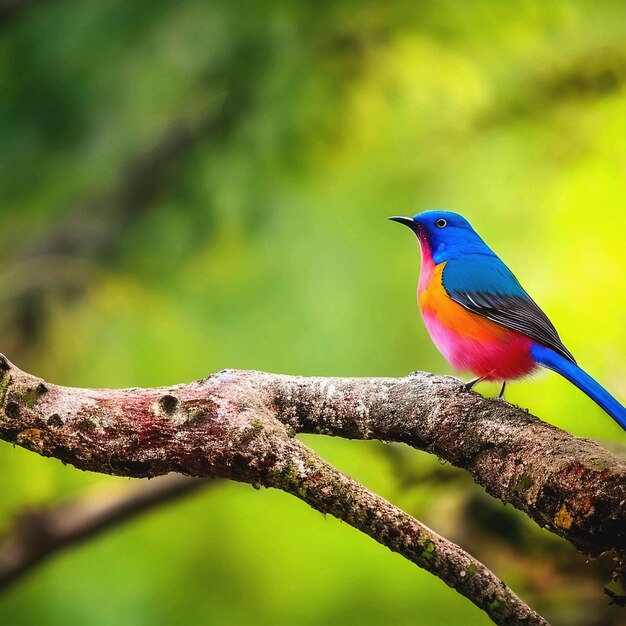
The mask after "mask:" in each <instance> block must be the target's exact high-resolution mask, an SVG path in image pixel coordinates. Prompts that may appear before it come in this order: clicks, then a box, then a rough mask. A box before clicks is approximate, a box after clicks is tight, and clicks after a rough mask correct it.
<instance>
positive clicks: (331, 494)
mask: <svg viewBox="0 0 626 626" xmlns="http://www.w3.org/2000/svg"><path fill="white" fill-rule="evenodd" d="M0 407H1V408H2V413H0V437H1V438H2V439H5V440H6V441H10V442H13V443H16V444H18V445H20V446H23V447H25V448H28V449H30V450H32V451H34V452H37V453H39V454H42V455H44V456H52V457H56V458H58V459H61V460H62V461H64V462H66V463H71V464H73V465H75V466H76V467H78V468H80V469H85V470H92V471H97V472H103V473H108V474H119V475H124V476H136V477H146V476H157V475H160V474H165V473H168V472H172V471H174V472H180V473H184V474H189V475H193V476H204V477H223V478H230V479H232V480H238V481H243V482H248V483H251V484H253V485H262V486H267V487H276V488H279V489H282V490H284V491H287V492H289V493H292V494H293V495H296V496H297V497H299V498H300V499H302V500H304V501H305V502H307V503H308V504H310V505H311V506H313V507H315V508H317V509H319V510H320V511H324V512H328V513H332V514H333V515H335V516H336V517H338V518H339V519H343V520H344V521H346V522H348V523H349V524H351V525H353V526H354V527H356V528H358V529H360V530H362V531H363V532H365V533H367V534H368V535H370V536H371V537H373V538H375V539H376V540H377V541H379V542H380V543H383V544H384V545H386V546H388V547H389V548H390V549H392V550H394V551H396V552H399V553H400V554H402V555H403V556H405V557H406V558H408V559H409V560H411V561H412V562H414V563H416V564H417V565H419V566H420V567H424V568H425V569H427V570H428V571H431V572H433V573H435V574H436V575H437V576H439V577H440V578H441V579H442V580H444V581H445V582H446V583H447V584H449V585H450V586H452V587H453V588H455V589H456V590H457V591H459V592H460V593H462V594H463V595H465V596H467V597H468V598H470V600H472V602H474V603H475V604H476V605H477V606H479V607H480V608H482V609H483V610H486V611H487V612H488V614H489V615H490V616H491V618H492V619H493V620H494V621H495V622H496V623H498V624H530V623H532V624H535V623H537V624H539V623H545V622H544V621H543V620H542V618H540V617H539V616H537V615H536V614H534V613H533V612H532V611H531V610H530V609H529V608H528V607H527V606H526V605H524V604H523V603H522V602H521V601H520V600H519V598H517V597H516V596H515V595H514V594H513V593H512V592H511V591H510V590H509V589H508V588H506V587H505V586H504V584H503V583H502V582H501V581H500V580H498V579H497V578H496V577H495V576H494V575H493V574H492V573H491V572H490V571H489V570H487V569H486V568H485V567H484V566H483V565H482V564H481V563H480V562H478V561H476V560H475V559H473V558H472V557H471V556H469V555H468V554H466V553H465V552H463V551H462V550H461V549H460V548H459V547H458V546H455V545H454V544H452V543H450V542H448V541H447V540H445V539H443V538H442V537H439V536H438V535H436V534H435V533H433V531H431V530H430V529H428V528H426V527H425V526H423V525H422V524H420V523H419V522H417V521H416V520H414V519H413V518H411V517H410V516H408V515H407V514H406V513H403V512H402V511H400V510H399V509H397V508H396V507H394V506H392V505H391V504H389V503H387V502H386V501H384V500H382V499H381V498H379V497H378V496H376V495H374V494H372V493H371V492H369V491H367V490H366V489H365V488H364V487H362V486H360V485H358V484H357V483H355V482H354V481H352V480H351V479H350V478H348V477H347V476H344V475H343V474H341V473H340V472H338V471H337V470H335V469H334V468H332V467H331V466H329V465H328V464H327V463H325V462H324V461H323V460H322V459H320V458H319V457H318V456H317V455H316V454H315V453H314V452H312V451H311V450H309V449H308V448H306V447H305V446H304V445H303V444H302V443H300V442H299V441H297V440H296V439H294V438H293V436H294V435H295V434H296V433H299V432H319V433H325V434H331V435H337V436H342V437H348V438H359V439H374V438H377V439H383V440H391V441H402V442H405V443H408V444H410V445H412V446H413V447H416V448H419V449H423V450H427V451H429V452H433V453H435V454H437V455H439V456H440V457H441V458H444V459H446V460H448V461H450V462H452V463H454V464H455V465H458V466H460V467H464V468H466V469H468V470H469V471H471V472H472V474H473V476H474V478H475V479H476V480H477V482H479V483H480V484H482V485H483V486H485V487H486V488H487V490H488V491H490V492H491V493H493V494H494V495H496V496H498V497H500V498H502V499H503V500H506V501H510V502H511V503H512V504H514V505H515V506H516V507H517V508H520V509H522V510H524V511H526V512H527V513H528V514H529V515H530V516H531V517H533V519H535V520H536V521H538V522H539V523H541V524H542V525H547V526H548V527H549V528H550V529H551V530H553V531H554V532H557V533H558V534H560V535H562V536H564V537H565V538H567V539H568V540H569V541H571V542H572V543H573V544H574V545H576V546H577V547H579V548H580V549H582V550H584V551H585V552H587V553H588V554H592V555H595V554H599V553H601V552H603V551H606V550H611V549H612V550H614V551H615V553H616V554H617V555H618V557H621V558H624V553H625V549H626V546H625V541H624V540H625V535H626V505H625V503H626V480H625V479H626V466H624V465H623V464H622V463H621V462H620V461H619V460H618V459H617V458H616V457H614V456H613V455H612V454H610V453H609V452H607V451H605V450H603V449H602V448H601V447H600V446H598V445H597V444H595V443H593V442H589V441H586V440H582V439H577V438H575V437H572V436H571V435H568V434H567V433H564V432H563V431H560V430H558V429H556V428H554V427H552V426H549V425H547V424H544V423H542V422H541V421H539V420H538V419H537V418H534V417H532V416H530V415H528V414H527V413H525V412H523V411H521V410H520V409H517V408H515V407H512V406H510V405H507V404H505V403H503V402H500V401H494V400H486V399H484V398H482V397H480V396H478V395H477V394H474V393H470V392H461V391H460V390H459V383H458V381H456V380H455V379H452V378H447V377H435V376H433V375H430V374H423V373H421V374H413V375H411V376H409V377H406V378H402V379H350V378H333V379H328V378H326V379H325V378H299V377H293V376H282V375H272V374H264V373H261V372H244V371H233V370H225V371H222V372H220V373H218V374H215V375H213V376H210V377H209V378H206V379H204V380H200V381H196V382H193V383H189V384H186V385H177V386H174V387H168V388H159V389H127V390H94V389H72V388H66V387H59V386H56V385H50V384H47V383H44V382H43V381H41V379H38V378H36V377H34V376H32V375H30V374H26V373H25V372H22V371H20V370H19V369H18V368H16V367H15V366H13V365H12V364H11V363H9V362H8V361H6V360H2V362H1V363H0Z"/></svg>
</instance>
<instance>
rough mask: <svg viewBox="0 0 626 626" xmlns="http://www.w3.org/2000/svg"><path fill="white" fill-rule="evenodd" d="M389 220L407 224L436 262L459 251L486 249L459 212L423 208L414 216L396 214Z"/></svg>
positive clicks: (453, 256)
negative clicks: (421, 211) (422, 210)
mask: <svg viewBox="0 0 626 626" xmlns="http://www.w3.org/2000/svg"><path fill="white" fill-rule="evenodd" d="M389 219H390V220H392V221H394V222H398V223H399V224H404V225H405V226H408V227H409V228H410V229H411V230H412V231H413V232H414V233H415V234H416V235H417V237H418V238H419V240H420V243H421V244H422V246H423V247H424V246H427V248H428V250H429V251H430V253H431V254H432V255H433V258H434V260H435V262H436V263H441V262H443V261H446V260H448V259H452V258H455V257H457V256H460V255H462V254H468V253H472V252H482V251H483V250H485V251H487V250H489V248H487V245H486V244H485V242H484V241H483V240H482V239H481V238H480V237H479V235H478V234H477V233H476V231H475V230H474V229H473V228H472V226H471V224H470V223H469V222H468V221H467V220H466V219H465V218H464V217H463V216H462V215H459V214H458V213H452V212H451V211H424V212H423V213H418V214H417V215H414V216H413V217H399V216H395V217H390V218H389ZM489 251H490V250H489Z"/></svg>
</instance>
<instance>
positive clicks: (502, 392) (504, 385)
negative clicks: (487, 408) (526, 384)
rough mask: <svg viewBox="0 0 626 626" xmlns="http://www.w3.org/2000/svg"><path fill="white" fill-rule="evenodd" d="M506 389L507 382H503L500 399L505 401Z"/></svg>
mask: <svg viewBox="0 0 626 626" xmlns="http://www.w3.org/2000/svg"><path fill="white" fill-rule="evenodd" d="M505 387H506V380H505V381H503V382H502V389H500V393H499V394H498V398H502V399H503V400H504V388H505Z"/></svg>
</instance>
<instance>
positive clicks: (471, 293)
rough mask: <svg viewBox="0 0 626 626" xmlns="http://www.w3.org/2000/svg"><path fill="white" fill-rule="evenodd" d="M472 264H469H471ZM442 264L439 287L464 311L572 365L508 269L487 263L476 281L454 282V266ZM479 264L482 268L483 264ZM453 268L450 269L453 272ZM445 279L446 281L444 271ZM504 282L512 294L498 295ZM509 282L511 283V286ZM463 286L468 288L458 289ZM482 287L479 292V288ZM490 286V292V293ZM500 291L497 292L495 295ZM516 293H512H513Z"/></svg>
mask: <svg viewBox="0 0 626 626" xmlns="http://www.w3.org/2000/svg"><path fill="white" fill-rule="evenodd" d="M475 264H476V262H474V263H473V265H475ZM449 265H450V267H448V264H447V265H446V268H444V272H443V273H444V275H443V278H444V280H443V281H442V282H443V286H444V289H445V290H446V292H447V294H448V295H449V296H450V298H452V300H454V301H455V302H457V303H458V304H460V305H461V306H462V307H464V308H466V309H467V310H468V311H472V312H473V313H477V314H478V315H482V316H483V317H486V318H487V319H488V320H491V321H492V322H495V323H496V324H500V325H501V326H504V327H505V328H509V329H511V330H514V331H517V332H519V333H522V334H524V335H527V336H528V337H531V338H532V339H534V340H535V341H536V342H537V343H540V344H541V345H544V346H546V347H548V348H551V349H552V350H554V351H555V352H557V353H558V354H560V355H561V356H563V357H565V358H566V359H567V360H568V361H571V362H572V363H576V360H575V359H574V357H573V356H572V353H571V352H570V351H569V350H568V349H567V348H566V347H565V346H564V345H563V342H562V341H561V338H560V337H559V334H558V333H557V332H556V329H555V328H554V326H553V325H552V322H551V321H550V320H549V319H548V317H547V316H546V314H545V313H544V312H543V311H542V310H541V309H540V308H539V306H538V305H537V304H536V303H535V301H534V300H533V299H532V298H531V297H530V296H529V295H528V294H527V293H526V292H525V291H524V290H523V289H522V287H521V286H520V285H519V283H518V282H517V280H516V279H515V277H514V276H513V274H511V273H510V270H509V269H508V268H506V266H504V264H502V263H501V262H498V263H497V265H494V263H493V261H492V260H489V263H488V266H486V267H484V268H480V269H481V270H484V271H481V272H480V274H479V275H478V276H479V278H478V279H476V274H474V280H469V281H468V280H467V275H466V276H464V277H463V278H464V279H465V280H463V281H459V280H455V279H456V278H457V273H458V271H457V267H458V266H457V267H455V266H456V265H457V264H456V263H451V264H449ZM480 265H486V263H485V262H484V261H481V262H480ZM453 268H454V269H453ZM448 269H450V270H452V271H451V272H448V277H449V279H448V280H446V273H447V270H448ZM468 269H479V268H478V267H475V268H474V267H471V268H468V267H467V266H465V267H464V268H463V270H462V271H463V272H464V273H465V272H466V271H467V270H468ZM504 280H506V281H507V283H508V285H507V286H508V287H509V289H510V291H514V293H502V292H501V291H502V285H503V282H504ZM511 280H513V281H515V282H514V283H512V282H511ZM461 285H463V287H469V289H468V288H463V289H461V288H460V287H461ZM481 287H482V289H481ZM491 287H493V288H494V289H493V292H492V290H491ZM498 291H500V293H498ZM515 292H516V293H515Z"/></svg>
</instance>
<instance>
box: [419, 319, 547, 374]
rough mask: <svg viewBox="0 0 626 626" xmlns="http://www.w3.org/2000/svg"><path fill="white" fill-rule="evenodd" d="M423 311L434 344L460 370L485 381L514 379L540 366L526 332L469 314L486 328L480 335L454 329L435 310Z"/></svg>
mask: <svg viewBox="0 0 626 626" xmlns="http://www.w3.org/2000/svg"><path fill="white" fill-rule="evenodd" d="M468 313H469V312H468ZM422 314H423V316H424V323H425V324H426V328H427V329H428V332H429V334H430V336H431V337H432V340H433V342H434V344H435V345H436V346H437V348H438V350H439V351H440V352H441V354H443V356H444V357H445V358H446V359H447V360H448V362H449V363H450V364H451V365H452V367H454V368H455V369H457V370H462V371H467V372H471V373H472V374H474V375H475V376H481V377H485V379H486V380H512V379H514V378H521V377H522V376H527V375H528V374H531V373H532V372H533V371H534V370H535V369H536V368H537V365H536V364H535V362H534V360H533V358H532V357H531V354H530V346H531V345H532V340H531V339H529V338H528V337H525V336H524V335H520V334H519V333H516V332H513V331H509V330H507V329H504V328H502V327H501V326H498V325H497V324H494V323H493V322H490V321H489V320H487V319H485V318H482V317H480V316H478V315H475V314H473V313H469V315H472V316H475V317H476V320H475V322H476V324H478V325H480V328H481V331H482V330H483V329H484V331H485V332H484V334H483V333H482V332H481V334H483V336H482V337H477V336H476V333H475V332H472V333H469V334H464V333H463V329H461V331H460V332H457V331H456V330H452V329H451V328H450V327H448V326H446V325H444V324H443V323H442V322H441V321H440V319H439V317H438V316H437V315H436V314H435V313H434V312H432V311H427V310H424V311H422ZM490 327H493V328H490ZM465 328H467V327H465ZM490 330H492V331H493V332H489V331H490Z"/></svg>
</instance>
